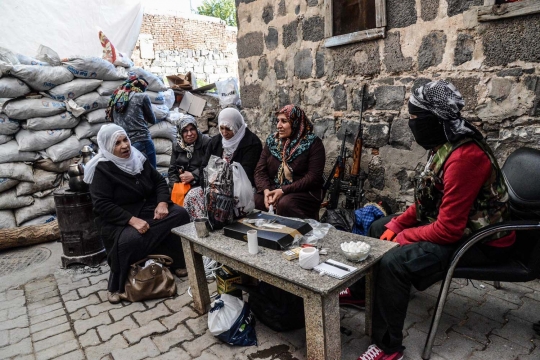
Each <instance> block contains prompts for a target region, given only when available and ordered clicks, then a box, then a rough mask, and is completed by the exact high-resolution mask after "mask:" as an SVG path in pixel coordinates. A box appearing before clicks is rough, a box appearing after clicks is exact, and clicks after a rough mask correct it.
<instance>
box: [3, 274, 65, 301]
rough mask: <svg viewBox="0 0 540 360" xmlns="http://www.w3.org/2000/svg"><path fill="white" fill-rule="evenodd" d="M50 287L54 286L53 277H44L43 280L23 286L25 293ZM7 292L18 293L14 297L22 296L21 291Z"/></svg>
mask: <svg viewBox="0 0 540 360" xmlns="http://www.w3.org/2000/svg"><path fill="white" fill-rule="evenodd" d="M51 285H56V281H55V279H54V277H52V276H48V277H46V278H44V279H39V280H36V281H32V282H29V283H28V284H26V285H24V289H25V290H26V291H27V292H31V291H34V290H37V289H41V288H44V287H47V286H51ZM9 291H10V292H14V291H16V292H17V293H18V295H17V296H16V297H18V296H22V295H24V291H23V290H9ZM3 300H9V299H3Z"/></svg>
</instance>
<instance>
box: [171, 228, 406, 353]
mask: <svg viewBox="0 0 540 360" xmlns="http://www.w3.org/2000/svg"><path fill="white" fill-rule="evenodd" d="M172 232H173V233H174V234H176V235H178V236H179V237H180V238H181V239H182V245H183V248H184V255H185V259H186V267H187V270H188V276H189V282H190V286H191V289H192V293H193V302H194V307H195V309H196V310H197V311H198V312H199V313H201V314H202V313H205V312H207V311H208V310H209V308H210V296H209V292H208V286H207V283H206V275H205V271H204V264H203V260H202V256H203V255H204V256H207V257H209V258H212V259H214V260H216V261H218V262H220V263H222V264H225V265H227V266H230V267H232V268H234V269H236V270H239V271H241V272H244V273H246V274H248V275H250V276H253V277H255V278H257V279H259V280H262V281H265V282H267V283H269V284H272V285H274V286H276V287H279V288H281V289H283V290H286V291H288V292H291V293H293V294H295V295H298V296H300V297H302V298H303V299H304V309H305V318H306V351H307V354H306V355H307V358H308V359H341V341H340V339H341V336H340V315H339V292H340V291H342V290H343V289H344V288H346V287H348V286H350V285H352V284H353V283H355V282H356V281H358V280H359V279H360V278H362V277H364V276H366V321H365V324H366V325H365V332H366V334H368V335H371V314H372V312H371V310H372V303H373V292H372V288H373V278H374V277H373V272H374V269H375V267H376V266H377V265H378V262H379V260H380V259H381V258H382V256H383V255H384V254H385V253H386V252H388V251H389V250H390V249H392V248H394V247H396V246H397V244H396V243H392V242H388V241H381V240H379V239H375V238H370V237H366V236H360V235H356V234H352V233H347V232H342V231H338V230H335V229H331V230H330V231H329V232H328V234H327V235H326V236H325V237H324V238H323V239H321V240H319V244H320V245H321V246H322V247H324V248H328V249H329V250H328V254H327V255H321V259H320V260H321V262H322V261H325V260H327V259H332V260H336V261H339V262H343V263H345V264H347V265H350V266H354V267H356V268H357V270H356V271H354V272H352V273H351V274H350V275H349V276H347V277H346V278H344V279H341V280H339V279H336V278H333V277H330V276H327V275H325V276H320V275H319V273H317V272H316V271H312V270H305V269H302V268H301V267H300V266H299V265H298V261H297V260H292V261H288V260H286V259H284V258H283V257H282V253H283V251H281V250H272V249H268V248H263V247H259V253H258V254H256V255H252V254H249V252H248V246H247V242H244V241H241V240H236V239H233V238H230V237H227V236H225V235H224V234H223V230H218V231H214V232H211V233H210V235H209V236H208V237H205V238H199V237H197V234H196V231H195V226H194V224H193V223H190V224H187V225H183V226H180V227H177V228H174V229H173V230H172ZM349 241H365V242H366V243H368V244H369V245H370V246H371V251H370V254H369V256H368V258H367V259H366V260H364V261H362V262H360V263H353V262H350V261H348V260H347V259H346V258H345V257H344V256H343V254H342V253H341V250H340V244H341V243H343V242H349Z"/></svg>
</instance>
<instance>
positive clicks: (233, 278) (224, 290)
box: [216, 265, 242, 298]
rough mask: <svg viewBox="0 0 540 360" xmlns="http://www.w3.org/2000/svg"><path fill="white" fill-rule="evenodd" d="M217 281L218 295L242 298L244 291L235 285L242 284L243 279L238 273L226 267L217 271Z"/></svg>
mask: <svg viewBox="0 0 540 360" xmlns="http://www.w3.org/2000/svg"><path fill="white" fill-rule="evenodd" d="M216 281H217V292H218V294H230V295H233V296H236V297H240V298H242V290H240V289H237V288H236V287H234V284H241V283H242V277H241V275H240V274H239V273H238V272H237V271H234V270H233V269H230V268H228V267H226V266H225V265H224V266H222V267H221V268H220V269H217V270H216Z"/></svg>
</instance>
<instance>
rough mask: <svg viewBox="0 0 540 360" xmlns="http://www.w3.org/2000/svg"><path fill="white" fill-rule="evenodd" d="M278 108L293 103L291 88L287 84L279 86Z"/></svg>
mask: <svg viewBox="0 0 540 360" xmlns="http://www.w3.org/2000/svg"><path fill="white" fill-rule="evenodd" d="M277 96H278V108H282V107H283V106H285V105H288V104H290V103H291V98H290V96H289V88H288V87H286V86H280V87H279V88H278V93H277Z"/></svg>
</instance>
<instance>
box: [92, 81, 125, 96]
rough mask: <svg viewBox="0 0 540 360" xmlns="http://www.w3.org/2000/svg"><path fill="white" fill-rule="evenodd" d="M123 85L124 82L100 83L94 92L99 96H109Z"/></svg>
mask: <svg viewBox="0 0 540 360" xmlns="http://www.w3.org/2000/svg"><path fill="white" fill-rule="evenodd" d="M123 83H124V80H113V81H103V83H101V85H100V86H99V87H98V88H97V89H96V91H97V92H98V94H99V95H102V96H111V95H112V93H113V92H114V91H115V90H116V89H118V88H119V87H120V86H122V84H123Z"/></svg>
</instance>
